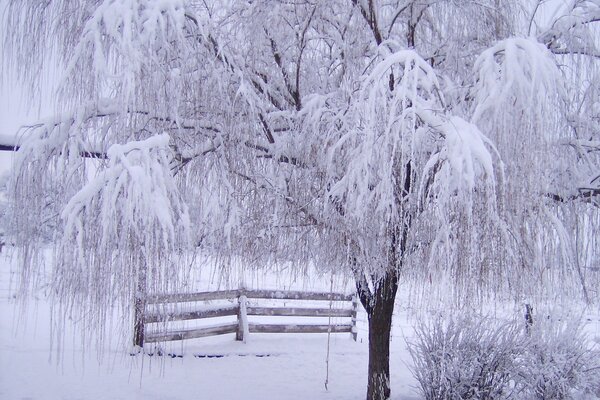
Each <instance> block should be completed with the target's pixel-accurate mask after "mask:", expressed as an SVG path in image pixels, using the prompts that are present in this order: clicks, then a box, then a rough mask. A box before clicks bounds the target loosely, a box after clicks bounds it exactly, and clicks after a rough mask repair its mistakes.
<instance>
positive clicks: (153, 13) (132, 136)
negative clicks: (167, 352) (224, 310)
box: [4, 0, 600, 400]
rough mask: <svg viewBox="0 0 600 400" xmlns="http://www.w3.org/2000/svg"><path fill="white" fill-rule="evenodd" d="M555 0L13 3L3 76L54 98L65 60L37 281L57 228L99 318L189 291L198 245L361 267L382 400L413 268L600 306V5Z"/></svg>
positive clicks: (22, 155)
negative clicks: (190, 261)
mask: <svg viewBox="0 0 600 400" xmlns="http://www.w3.org/2000/svg"><path fill="white" fill-rule="evenodd" d="M543 8H544V2H538V3H537V4H533V3H532V4H531V7H528V6H527V5H523V4H522V2H518V1H502V2H500V1H498V0H484V1H478V2H471V1H456V0H453V1H450V0H448V1H408V0H406V1H389V2H378V1H374V0H335V1H327V2H312V1H302V0H298V1H267V0H260V1H252V2H241V1H214V2H212V1H192V0H173V1H160V0H103V1H100V0H88V1H51V2H44V3H40V2H38V1H23V0H19V1H17V0H14V1H10V2H9V6H8V11H7V17H8V24H7V29H6V33H5V36H6V38H7V40H6V43H5V46H4V47H5V54H6V57H4V60H5V61H4V68H7V69H12V70H14V71H15V72H14V73H15V74H16V75H17V76H18V77H19V78H20V80H21V81H22V82H23V83H24V84H27V85H29V86H30V88H31V89H32V90H34V91H35V90H39V88H40V85H41V82H40V80H39V77H40V76H41V75H40V71H41V70H43V61H44V60H45V59H48V57H50V58H52V59H55V60H58V62H59V63H60V64H62V65H64V66H65V73H64V77H63V79H62V81H61V85H60V90H59V92H58V95H57V96H58V97H57V98H58V99H59V100H58V101H57V104H56V108H57V109H58V110H60V111H61V113H60V115H58V116H57V117H56V118H53V119H51V120H48V121H44V122H42V123H40V124H37V125H33V126H30V127H26V128H24V129H23V130H22V132H21V134H20V136H19V142H18V143H16V144H17V145H18V146H19V152H18V153H17V156H16V163H15V168H14V174H13V177H12V179H11V183H10V186H11V195H12V197H11V201H12V212H11V215H12V218H13V219H12V221H13V223H12V227H13V228H12V234H13V236H14V237H15V240H16V242H17V243H18V246H19V249H20V254H21V259H22V262H23V277H24V279H23V283H24V285H27V284H28V283H30V282H32V281H33V280H35V275H36V270H37V268H38V264H39V262H40V259H39V257H38V256H37V255H38V251H39V248H40V246H41V245H42V244H43V243H44V242H47V241H48V240H50V241H52V242H53V243H55V248H56V250H55V265H56V267H55V269H54V275H53V281H52V287H53V289H54V291H53V292H54V293H55V294H56V296H55V297H56V298H55V300H56V302H57V304H59V305H60V307H63V309H64V308H65V307H66V308H67V309H68V310H70V311H72V312H80V313H81V315H82V316H83V317H84V318H85V321H86V322H88V323H89V325H87V326H89V327H96V328H98V327H100V328H101V327H102V326H103V323H104V321H105V320H106V319H105V315H104V314H102V312H99V310H101V309H106V308H107V307H109V306H119V305H120V306H121V313H122V314H123V316H125V317H127V316H129V315H130V313H131V311H132V310H131V307H128V306H127V305H130V304H134V303H135V300H136V299H139V296H140V293H142V292H145V291H164V290H176V289H177V288H178V287H179V285H180V282H179V281H178V280H177V277H178V276H180V274H179V273H178V268H180V267H181V265H180V263H179V262H178V260H180V257H179V255H180V253H181V252H182V251H184V250H185V249H186V247H187V246H197V247H199V248H200V249H201V250H202V251H206V252H211V253H213V254H214V253H217V254H227V255H235V256H236V257H239V258H240V259H242V260H244V262H246V263H247V264H248V265H249V266H251V265H253V264H256V265H259V264H260V265H276V264H277V263H279V262H282V261H285V262H293V265H295V266H297V268H299V269H301V268H303V266H305V265H308V264H317V265H323V266H326V267H324V268H332V269H334V270H336V271H344V272H347V273H348V274H349V275H351V276H353V277H354V280H355V282H356V289H357V292H358V294H359V297H360V300H361V302H362V304H363V306H364V308H365V310H366V311H367V315H368V319H369V369H368V387H367V399H369V400H379V399H387V398H389V396H390V381H389V376H390V375H389V339H390V329H391V322H392V312H393V309H394V302H395V298H396V292H397V290H398V287H399V283H400V282H402V281H406V282H432V281H433V280H440V281H446V282H447V281H448V280H449V281H450V282H452V284H453V285H452V287H453V290H454V291H455V292H456V295H457V296H459V297H462V298H465V299H468V298H470V296H471V294H473V293H495V292H498V291H508V292H513V293H524V292H526V291H527V290H529V288H531V287H533V288H537V289H535V291H534V292H531V293H527V294H528V295H533V294H540V293H542V292H544V291H552V290H554V289H555V288H556V286H558V285H564V288H562V290H563V291H564V292H567V293H569V294H573V293H577V294H581V295H583V296H586V297H587V298H588V299H589V300H593V299H592V298H593V296H594V295H595V294H596V291H597V282H596V280H595V278H596V275H597V273H596V272H597V269H598V268H599V266H598V265H597V260H598V252H599V250H600V246H598V243H597V242H596V235H595V234H594V233H595V232H597V229H598V224H599V223H600V219H599V217H600V214H599V213H598V205H599V200H598V195H600V178H599V177H598V173H599V171H600V168H598V167H600V165H599V163H600V159H599V158H598V156H599V155H600V145H599V141H600V129H599V127H600V121H599V120H598V115H600V113H599V111H600V110H599V108H598V107H599V104H600V100H599V89H600V88H599V87H598V82H600V79H597V78H598V77H599V75H600V74H599V68H598V66H599V65H598V62H599V61H598V59H599V58H600V57H599V56H600V53H599V50H598V43H597V37H598V35H597V29H598V28H597V27H596V24H597V22H598V21H599V20H600V5H599V4H598V3H597V1H573V2H571V3H569V6H568V7H567V6H563V7H559V8H557V9H555V10H553V11H554V13H553V16H552V17H550V18H540V15H541V11H540V10H542V9H543ZM546 11H548V10H546ZM546 14H547V12H546ZM9 145H10V144H9ZM12 145H15V143H13V144H12ZM90 158H93V159H94V161H93V162H94V167H95V169H96V170H97V172H96V173H95V176H93V177H92V178H90V176H89V175H90V174H92V173H91V172H90V171H88V170H87V169H86V166H87V165H88V164H89V163H90V161H89V159H90ZM86 160H88V161H86ZM23 205H25V207H24V206H23ZM594 263H596V264H594ZM421 284H423V283H421ZM61 314H62V313H61Z"/></svg>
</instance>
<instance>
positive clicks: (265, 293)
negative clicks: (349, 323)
mask: <svg viewBox="0 0 600 400" xmlns="http://www.w3.org/2000/svg"><path fill="white" fill-rule="evenodd" d="M244 294H245V295H246V297H248V298H249V299H274V300H275V299H282V300H334V301H352V295H347V294H343V293H322V292H300V291H290V290H287V291H285V290H244Z"/></svg>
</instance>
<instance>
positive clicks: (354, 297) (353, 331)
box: [352, 294, 358, 342]
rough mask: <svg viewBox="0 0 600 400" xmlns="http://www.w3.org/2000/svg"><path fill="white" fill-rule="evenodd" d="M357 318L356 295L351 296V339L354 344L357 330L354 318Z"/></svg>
mask: <svg viewBox="0 0 600 400" xmlns="http://www.w3.org/2000/svg"><path fill="white" fill-rule="evenodd" d="M357 316H358V295H356V294H355V295H354V296H352V339H354V341H355V342H356V338H357V337H358V330H357V329H356V318H357Z"/></svg>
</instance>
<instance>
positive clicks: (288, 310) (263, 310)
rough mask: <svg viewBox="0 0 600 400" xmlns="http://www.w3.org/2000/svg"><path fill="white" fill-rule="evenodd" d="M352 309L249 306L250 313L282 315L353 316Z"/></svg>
mask: <svg viewBox="0 0 600 400" xmlns="http://www.w3.org/2000/svg"><path fill="white" fill-rule="evenodd" d="M352 313H353V310H352V309H339V308H332V309H329V308H300V307H248V315H261V316H282V317H351V316H352Z"/></svg>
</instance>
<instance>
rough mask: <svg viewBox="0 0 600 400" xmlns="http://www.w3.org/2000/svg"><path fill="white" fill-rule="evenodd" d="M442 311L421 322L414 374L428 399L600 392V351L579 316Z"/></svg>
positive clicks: (555, 398)
mask: <svg viewBox="0 0 600 400" xmlns="http://www.w3.org/2000/svg"><path fill="white" fill-rule="evenodd" d="M524 328H525V323H524V322H523V321H513V322H508V323H506V322H505V323H498V322H495V321H493V320H491V319H488V318H476V317H472V318H471V317H465V316H459V317H456V318H452V319H450V320H449V321H448V320H444V319H443V318H438V319H437V320H435V321H433V322H431V323H424V324H421V325H419V326H417V327H416V329H415V333H416V339H415V341H414V342H412V343H409V350H410V354H411V356H412V358H413V361H414V367H413V370H412V372H413V374H414V376H415V378H416V379H417V381H418V382H419V389H420V391H421V394H422V395H423V398H425V399H426V400H459V399H518V400H532V399H539V400H549V399H552V400H560V399H578V398H585V399H596V398H600V351H598V350H596V349H594V348H593V346H592V344H591V343H590V341H589V340H588V339H587V337H586V335H585V334H584V333H583V330H582V325H581V323H579V322H577V321H567V322H560V321H558V322H553V321H551V320H542V319H539V320H536V321H535V322H534V324H533V326H532V327H531V329H530V330H529V333H527V332H526V329H524Z"/></svg>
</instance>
